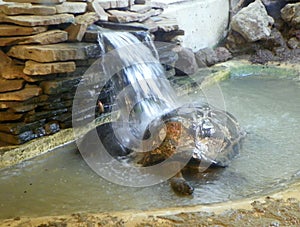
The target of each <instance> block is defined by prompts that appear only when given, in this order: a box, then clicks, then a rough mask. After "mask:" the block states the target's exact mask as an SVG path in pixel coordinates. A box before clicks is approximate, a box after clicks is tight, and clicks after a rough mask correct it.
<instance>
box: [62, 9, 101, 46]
mask: <svg viewBox="0 0 300 227" xmlns="http://www.w3.org/2000/svg"><path fill="white" fill-rule="evenodd" d="M97 20H99V17H98V15H97V13H95V12H90V13H86V14H83V15H80V16H77V17H76V18H75V23H74V24H71V25H70V26H69V27H68V28H66V30H65V31H67V32H68V34H69V40H70V41H78V42H80V41H82V39H83V36H84V34H85V32H86V31H87V28H88V26H89V25H91V24H93V23H95V22H96V21H97Z"/></svg>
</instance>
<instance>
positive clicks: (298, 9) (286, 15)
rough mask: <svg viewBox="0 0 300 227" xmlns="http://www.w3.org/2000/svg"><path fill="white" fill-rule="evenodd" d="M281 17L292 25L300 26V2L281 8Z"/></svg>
mask: <svg viewBox="0 0 300 227" xmlns="http://www.w3.org/2000/svg"><path fill="white" fill-rule="evenodd" d="M281 17H282V19H283V20H284V21H286V22H287V23H290V24H291V25H292V26H295V27H297V28H300V2H298V3H295V4H287V5H286V6H285V7H284V8H283V9H282V10H281Z"/></svg>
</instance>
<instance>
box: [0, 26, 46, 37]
mask: <svg viewBox="0 0 300 227" xmlns="http://www.w3.org/2000/svg"><path fill="white" fill-rule="evenodd" d="M45 31H47V27H46V26H39V27H23V26H18V25H9V24H1V26H0V36H21V35H34V34H38V33H42V32H45Z"/></svg>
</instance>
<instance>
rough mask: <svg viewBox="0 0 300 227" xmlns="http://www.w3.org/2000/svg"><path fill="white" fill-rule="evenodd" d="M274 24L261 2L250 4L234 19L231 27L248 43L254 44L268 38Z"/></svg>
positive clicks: (258, 0)
mask: <svg viewBox="0 0 300 227" xmlns="http://www.w3.org/2000/svg"><path fill="white" fill-rule="evenodd" d="M273 23H274V20H273V18H272V17H270V16H268V13H267V11H266V9H265V7H264V5H263V4H262V2H261V1H260V0H256V1H255V2H253V3H251V4H249V5H248V6H247V7H245V8H243V9H241V10H240V11H239V12H238V13H237V14H236V15H234V16H233V17H232V22H231V27H232V29H233V30H234V31H236V32H238V33H240V34H241V35H242V36H243V37H244V38H245V39H246V40H247V41H250V42H254V41H257V40H260V39H262V38H267V37H268V36H269V35H270V34H271V29H270V26H271V25H272V24H273Z"/></svg>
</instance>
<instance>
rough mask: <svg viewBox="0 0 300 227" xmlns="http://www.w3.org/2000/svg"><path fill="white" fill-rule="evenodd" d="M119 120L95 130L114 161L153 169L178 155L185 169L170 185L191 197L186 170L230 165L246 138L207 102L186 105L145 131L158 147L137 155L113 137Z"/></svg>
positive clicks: (226, 115)
mask: <svg viewBox="0 0 300 227" xmlns="http://www.w3.org/2000/svg"><path fill="white" fill-rule="evenodd" d="M117 120H118V119H117V118H116V119H113V118H111V119H109V120H108V121H104V122H102V123H101V124H100V125H98V126H97V127H96V130H97V133H98V136H99V138H100V140H101V142H102V144H103V145H104V147H105V149H106V150H107V151H108V152H109V153H110V155H111V156H113V157H115V158H118V157H126V156H131V158H132V157H133V158H134V159H135V160H136V161H135V163H136V164H137V165H140V166H142V167H148V166H154V165H156V164H159V163H161V162H164V161H165V160H167V159H169V158H171V157H173V156H174V155H176V159H174V160H173V162H172V163H173V164H174V165H182V164H183V165H184V168H183V169H181V170H180V171H178V172H177V173H176V174H175V175H174V176H173V177H171V178H170V179H169V182H170V185H171V188H172V189H173V190H174V192H175V193H176V194H178V195H191V194H193V191H194V188H193V187H192V186H191V184H190V183H189V182H188V181H187V180H185V178H184V177H183V174H182V171H183V170H186V169H192V170H193V171H201V168H203V167H205V168H208V167H209V168H212V167H220V168H224V167H226V166H228V164H229V162H230V160H231V159H232V158H233V157H234V156H235V155H236V154H238V152H239V150H240V147H241V144H242V143H241V141H242V139H243V138H244V137H245V135H246V133H245V132H244V130H243V129H242V128H241V127H240V125H239V123H238V121H237V119H236V118H235V117H234V116H233V115H232V114H230V113H229V112H227V111H224V110H220V109H218V108H215V107H213V106H211V105H208V104H207V103H192V104H185V105H183V106H181V107H178V108H175V109H174V110H172V111H169V112H167V113H165V114H162V115H161V116H159V117H156V118H155V119H153V120H152V121H151V122H150V123H149V125H148V126H147V128H146V129H145V132H144V135H143V140H147V139H149V138H150V137H151V136H152V140H151V141H152V145H153V143H154V144H155V143H156V146H153V147H154V148H153V149H150V150H148V151H146V152H137V153H136V152H135V151H133V150H131V149H129V148H127V147H125V146H124V145H123V144H121V143H120V142H119V141H118V139H117V138H116V136H115V135H114V130H113V126H112V123H113V122H116V121H117ZM91 143H94V141H91V140H89V133H87V134H86V135H85V138H84V140H83V142H82V144H85V145H84V146H89V145H90V144H91ZM133 153H135V154H136V155H132V154H133Z"/></svg>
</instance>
